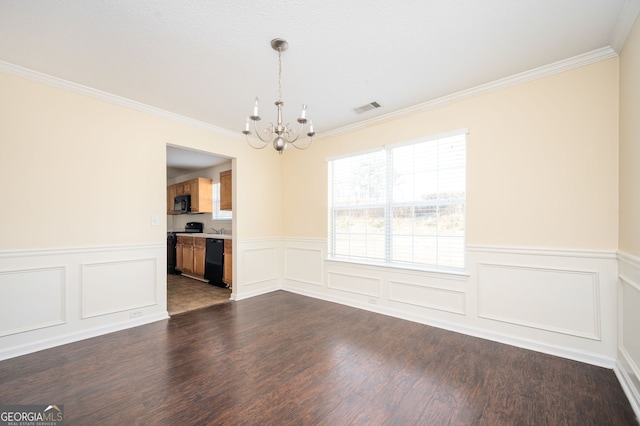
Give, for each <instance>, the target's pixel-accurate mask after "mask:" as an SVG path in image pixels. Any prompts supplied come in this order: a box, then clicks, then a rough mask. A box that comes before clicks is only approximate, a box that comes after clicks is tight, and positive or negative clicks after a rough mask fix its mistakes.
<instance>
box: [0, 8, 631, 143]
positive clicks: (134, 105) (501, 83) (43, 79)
mask: <svg viewBox="0 0 640 426" xmlns="http://www.w3.org/2000/svg"><path fill="white" fill-rule="evenodd" d="M631 3H633V4H634V5H635V4H640V1H639V0H628V2H627V5H629V4H631ZM639 10H640V8H639ZM626 15H630V14H629V13H625V16H626ZM636 15H637V14H636ZM625 22H626V20H625ZM631 24H633V22H631ZM619 27H620V26H619ZM627 34H628V31H627ZM616 56H618V54H617V52H616V50H614V49H613V48H611V47H604V48H601V49H597V50H593V51H591V52H587V53H584V54H581V55H577V56H574V57H572V58H568V59H565V60H562V61H558V62H554V63H552V64H549V65H544V66H542V67H538V68H534V69H532V70H529V71H525V72H522V73H519V74H515V75H512V76H510V77H505V78H502V79H499V80H495V81H493V82H490V83H486V84H482V85H479V86H476V87H472V88H470V89H466V90H462V91H459V92H456V93H452V94H450V95H446V96H442V97H440V98H436V99H433V100H431V101H427V102H423V103H420V104H417V105H414V106H411V107H408V108H403V109H400V110H397V111H393V112H391V113H388V114H384V115H381V116H379V117H374V118H371V119H369V120H364V121H360V122H358V123H354V124H350V125H347V126H344V127H340V128H338V129H335V130H331V131H328V132H323V133H322V134H321V135H319V136H318V137H316V139H322V138H325V137H330V136H337V135H341V134H345V133H350V132H353V131H356V130H360V129H364V128H366V127H369V126H372V125H376V124H380V123H383V122H386V121H390V120H395V119H398V118H401V117H406V116H408V115H412V114H415V113H418V112H422V111H426V110H430V109H434V108H438V107H441V106H444V105H447V104H450V103H453V102H458V101H461V100H464V99H469V98H472V97H475V96H479V95H482V94H486V93H490V92H493V91H496V90H500V89H504V88H507V87H511V86H516V85H518V84H522V83H526V82H528V81H532V80H537V79H540V78H544V77H547V76H550V75H553V74H558V73H561V72H564V71H568V70H571V69H574V68H579V67H582V66H585V65H589V64H592V63H594V62H599V61H603V60H606V59H610V58H613V57H616ZM0 72H5V73H7V74H11V75H15V76H17V77H22V78H26V79H28V80H31V81H35V82H38V83H44V84H48V85H51V86H54V87H58V88H61V89H65V90H69V91H71V92H75V93H78V94H82V95H86V96H90V97H93V98H96V99H99V100H102V101H105V102H109V103H112V104H115V105H119V106H123V107H125V108H130V109H133V110H136V111H140V112H144V113H147V114H151V115H155V116H158V117H162V118H166V119H169V120H173V121H177V122H179V123H183V124H187V125H190V126H194V127H198V128H201V129H204V130H208V131H211V132H214V133H216V134H219V135H222V136H226V137H231V138H234V139H243V137H242V136H241V135H240V134H239V133H238V132H235V131H231V130H228V129H224V128H222V127H218V126H214V125H212V124H209V123H205V122H202V121H199V120H195V119H193V118H189V117H186V116H184V115H180V114H175V113H172V112H169V111H166V110H163V109H160V108H156V107H153V106H150V105H147V104H144V103H141V102H137V101H134V100H131V99H128V98H124V97H122V96H118V95H114V94H111V93H108V92H104V91H101V90H98V89H94V88H91V87H88V86H83V85H81V84H77V83H73V82H70V81H67V80H63V79H61V78H58V77H54V76H51V75H48V74H44V73H41V72H38V71H34V70H31V69H28V68H24V67H21V66H18V65H14V64H11V63H8V62H3V61H0Z"/></svg>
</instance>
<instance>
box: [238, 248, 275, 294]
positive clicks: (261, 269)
mask: <svg viewBox="0 0 640 426" xmlns="http://www.w3.org/2000/svg"><path fill="white" fill-rule="evenodd" d="M242 254H243V256H244V264H245V265H251V267H249V268H247V269H246V270H245V271H244V279H245V280H244V282H243V283H242V285H245V286H250V285H255V284H260V283H263V282H265V281H274V280H277V279H278V250H277V248H275V247H268V248H254V249H247V250H245V251H244V252H242Z"/></svg>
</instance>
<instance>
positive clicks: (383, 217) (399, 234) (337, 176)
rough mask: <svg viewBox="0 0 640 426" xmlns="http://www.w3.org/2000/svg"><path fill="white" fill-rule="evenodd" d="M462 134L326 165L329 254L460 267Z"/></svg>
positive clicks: (463, 195) (463, 178) (463, 194)
mask: <svg viewBox="0 0 640 426" xmlns="http://www.w3.org/2000/svg"><path fill="white" fill-rule="evenodd" d="M465 133H466V132H465ZM465 133H462V132H460V133H458V134H455V135H453V136H446V137H440V138H437V139H432V140H426V141H418V142H415V143H410V144H402V145H396V146H392V147H387V148H385V149H381V150H378V151H374V152H368V153H365V154H358V155H353V156H350V157H345V158H339V159H334V160H330V161H329V164H328V166H329V234H330V235H329V254H330V256H331V257H333V258H345V259H350V260H356V261H357V260H362V261H367V262H378V263H394V264H413V265H425V266H431V267H436V268H455V269H461V268H464V262H465V259H464V241H465V200H466V137H465Z"/></svg>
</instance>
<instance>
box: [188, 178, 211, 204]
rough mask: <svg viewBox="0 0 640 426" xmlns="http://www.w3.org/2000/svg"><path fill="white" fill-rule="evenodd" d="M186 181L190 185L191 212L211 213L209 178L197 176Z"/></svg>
mask: <svg viewBox="0 0 640 426" xmlns="http://www.w3.org/2000/svg"><path fill="white" fill-rule="evenodd" d="M188 183H189V186H190V187H191V192H190V194H191V213H213V197H212V187H213V183H212V181H211V179H207V178H197V179H192V180H190V181H188Z"/></svg>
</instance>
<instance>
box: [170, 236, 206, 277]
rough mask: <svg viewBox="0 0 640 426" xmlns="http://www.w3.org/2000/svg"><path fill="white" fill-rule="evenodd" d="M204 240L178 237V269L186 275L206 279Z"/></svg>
mask: <svg viewBox="0 0 640 426" xmlns="http://www.w3.org/2000/svg"><path fill="white" fill-rule="evenodd" d="M205 242H206V240H205V239H204V238H198V237H187V236H182V235H179V236H178V241H177V243H176V269H178V270H179V271H180V272H182V273H183V274H184V275H188V276H191V277H194V278H201V279H204V262H205V247H206V244H205Z"/></svg>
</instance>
